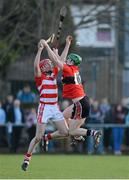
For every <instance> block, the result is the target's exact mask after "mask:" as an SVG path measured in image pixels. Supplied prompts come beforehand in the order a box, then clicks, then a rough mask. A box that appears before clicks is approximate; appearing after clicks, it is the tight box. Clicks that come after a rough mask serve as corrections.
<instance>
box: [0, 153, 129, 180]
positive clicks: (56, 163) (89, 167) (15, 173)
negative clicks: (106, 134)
mask: <svg viewBox="0 0 129 180" xmlns="http://www.w3.org/2000/svg"><path fill="white" fill-rule="evenodd" d="M22 161H23V155H0V179H91V178H92V179H122V178H123V179H129V156H109V155H107V156H95V155H92V156H89V155H33V157H32V160H31V163H30V166H29V168H28V171H27V172H24V171H22V170H21V167H20V166H21V163H22Z"/></svg>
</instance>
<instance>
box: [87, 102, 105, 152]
mask: <svg viewBox="0 0 129 180" xmlns="http://www.w3.org/2000/svg"><path fill="white" fill-rule="evenodd" d="M89 123H102V118H101V111H100V108H99V103H98V101H96V100H95V101H93V102H92V105H91V110H90V117H89ZM87 139H88V154H93V153H94V151H95V149H94V139H93V138H92V137H88V138H87ZM97 152H98V153H99V154H102V153H104V148H103V139H101V142H100V144H99V147H98V149H97Z"/></svg>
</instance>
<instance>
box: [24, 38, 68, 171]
mask: <svg viewBox="0 0 129 180" xmlns="http://www.w3.org/2000/svg"><path fill="white" fill-rule="evenodd" d="M43 48H44V46H43V43H42V40H41V41H40V42H39V44H38V52H37V55H36V57H35V61H34V74H35V82H36V86H37V89H38V91H39V93H40V102H39V107H38V114H37V126H36V135H35V137H34V138H33V139H32V140H31V142H30V145H29V148H28V151H27V153H26V154H25V158H24V162H23V164H22V166H21V167H22V170H24V171H26V170H27V167H28V165H29V162H30V159H31V156H32V152H33V150H34V148H35V146H36V145H37V144H38V142H40V141H41V139H42V137H43V135H44V132H45V128H46V124H47V122H48V120H49V119H53V121H54V123H55V125H56V127H57V129H58V131H56V133H55V138H58V137H60V136H61V137H66V136H68V127H67V125H66V122H65V120H64V117H63V114H62V113H61V111H60V110H59V108H58V88H57V80H56V78H57V74H58V68H57V67H54V66H53V65H52V63H51V61H50V60H49V59H44V60H41V61H40V56H41V53H42V50H43Z"/></svg>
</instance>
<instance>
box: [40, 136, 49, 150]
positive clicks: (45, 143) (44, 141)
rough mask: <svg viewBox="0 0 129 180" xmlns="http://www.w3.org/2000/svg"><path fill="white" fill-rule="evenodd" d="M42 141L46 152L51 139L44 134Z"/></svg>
mask: <svg viewBox="0 0 129 180" xmlns="http://www.w3.org/2000/svg"><path fill="white" fill-rule="evenodd" d="M41 143H42V147H43V150H44V151H45V152H47V151H48V144H49V141H48V140H46V139H45V136H43V138H42V142H41Z"/></svg>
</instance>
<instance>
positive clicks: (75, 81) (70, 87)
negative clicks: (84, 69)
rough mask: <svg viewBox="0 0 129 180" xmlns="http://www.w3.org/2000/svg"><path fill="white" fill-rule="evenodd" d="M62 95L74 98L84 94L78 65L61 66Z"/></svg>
mask: <svg viewBox="0 0 129 180" xmlns="http://www.w3.org/2000/svg"><path fill="white" fill-rule="evenodd" d="M62 75H63V80H62V81H63V97H64V98H69V99H74V98H79V97H82V96H85V92H84V88H83V86H82V83H81V77H80V75H79V68H78V66H74V65H73V66H69V65H67V64H64V66H63V74H62Z"/></svg>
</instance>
